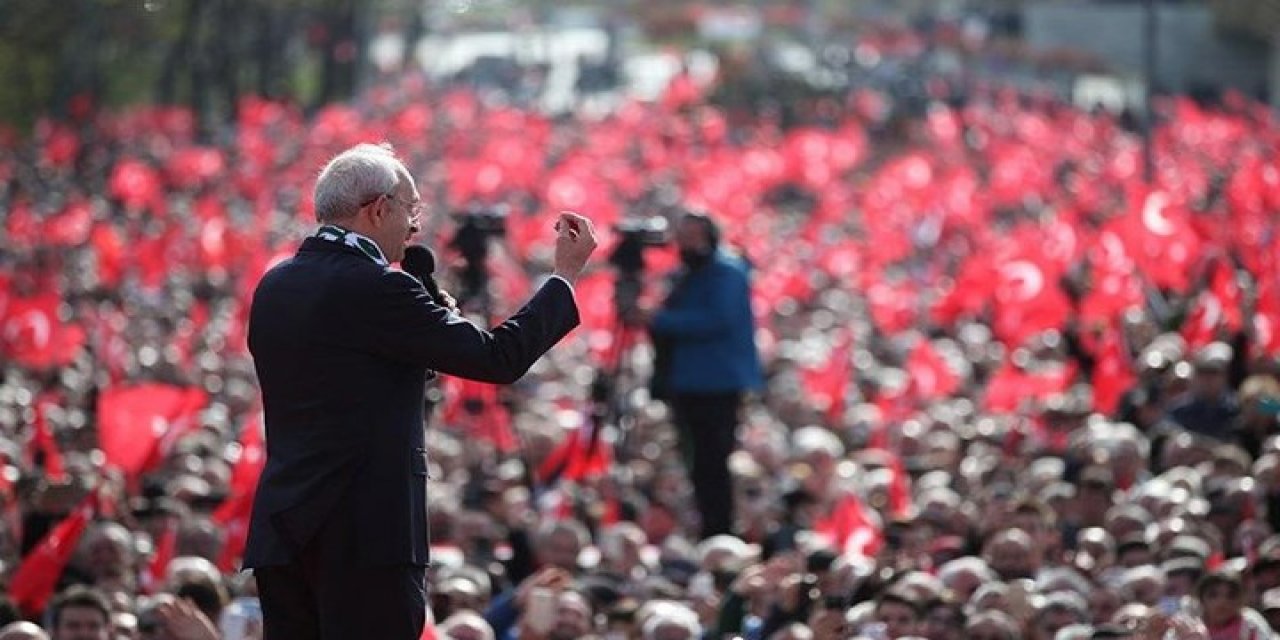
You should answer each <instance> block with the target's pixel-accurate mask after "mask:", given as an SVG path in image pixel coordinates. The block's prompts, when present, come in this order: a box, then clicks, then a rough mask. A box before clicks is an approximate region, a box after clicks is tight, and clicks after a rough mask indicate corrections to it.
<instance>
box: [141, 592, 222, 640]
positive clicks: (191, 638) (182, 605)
mask: <svg viewBox="0 0 1280 640" xmlns="http://www.w3.org/2000/svg"><path fill="white" fill-rule="evenodd" d="M156 616H157V617H159V618H160V623H161V624H163V625H164V628H165V630H166V631H168V632H169V636H170V637H171V638H174V639H175V640H218V638H219V637H220V636H219V634H218V630H217V628H216V627H214V624H213V622H211V621H210V620H209V618H207V617H205V615H204V614H203V613H201V612H200V610H199V609H197V608H196V606H195V605H194V604H192V603H191V602H190V601H189V600H185V599H178V598H175V599H167V600H165V601H163V602H161V603H160V604H159V605H157V606H156Z"/></svg>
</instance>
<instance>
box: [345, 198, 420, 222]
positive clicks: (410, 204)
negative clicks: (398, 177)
mask: <svg viewBox="0 0 1280 640" xmlns="http://www.w3.org/2000/svg"><path fill="white" fill-rule="evenodd" d="M382 198H386V199H388V200H391V201H394V202H398V203H400V204H403V205H405V206H406V207H407V208H408V210H409V222H410V223H411V224H414V225H416V224H418V221H419V220H421V219H422V214H423V212H425V211H426V210H427V205H426V203H424V202H422V201H421V200H419V201H417V202H414V201H412V200H401V199H400V198H397V197H396V196H395V195H394V194H390V193H379V194H378V195H376V196H374V197H372V198H369V199H368V200H366V201H365V202H364V203H362V204H361V205H360V208H361V209H363V208H365V207H367V206H369V205H371V204H373V203H375V202H377V201H378V200H381V199H382Z"/></svg>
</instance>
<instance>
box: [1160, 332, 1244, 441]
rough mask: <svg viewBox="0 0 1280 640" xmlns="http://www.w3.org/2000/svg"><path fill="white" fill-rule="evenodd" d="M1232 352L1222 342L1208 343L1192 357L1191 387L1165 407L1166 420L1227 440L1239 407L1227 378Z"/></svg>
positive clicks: (1192, 430) (1229, 347) (1202, 433)
mask: <svg viewBox="0 0 1280 640" xmlns="http://www.w3.org/2000/svg"><path fill="white" fill-rule="evenodd" d="M1233 356H1234V353H1233V351H1232V349H1231V346H1230V345H1228V344H1226V343H1225V342H1211V343H1209V344H1207V345H1205V346H1204V347H1201V348H1200V350H1199V351H1197V352H1196V353H1195V355H1194V356H1193V358H1192V371H1193V375H1192V378H1191V386H1190V388H1189V389H1188V390H1187V392H1186V393H1184V394H1182V395H1181V396H1180V397H1178V398H1175V399H1174V400H1173V402H1172V404H1171V405H1170V407H1169V419H1170V420H1172V421H1173V422H1174V423H1176V424H1177V425H1179V426H1181V427H1182V428H1183V429H1186V430H1188V431H1191V432H1194V433H1198V434H1201V435H1206V436H1210V437H1212V438H1215V439H1217V440H1226V439H1228V438H1230V437H1231V429H1232V428H1233V427H1234V426H1235V423H1236V419H1237V416H1239V414H1240V408H1239V405H1238V403H1237V402H1236V396H1235V392H1234V391H1232V389H1231V386H1230V377H1229V375H1228V372H1229V369H1230V367H1231V362H1232V358H1233Z"/></svg>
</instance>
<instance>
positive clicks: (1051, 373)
mask: <svg viewBox="0 0 1280 640" xmlns="http://www.w3.org/2000/svg"><path fill="white" fill-rule="evenodd" d="M1075 375H1076V367H1075V366H1074V365H1064V366H1057V367H1051V368H1047V369H1045V370H1041V371H1026V370H1024V369H1023V368H1021V367H1019V366H1018V365H1016V364H1014V363H1013V362H1012V361H1011V360H1006V361H1005V363H1004V365H1003V366H1001V367H1000V368H999V369H997V370H996V372H995V373H994V374H992V376H991V379H990V380H989V381H988V382H987V391H986V396H985V398H984V399H983V404H984V406H985V407H986V409H987V411H990V412H993V413H1017V412H1021V411H1025V410H1028V409H1030V408H1031V407H1029V406H1027V405H1028V403H1032V402H1035V401H1038V400H1043V399H1044V398H1046V397H1048V396H1050V395H1053V394H1055V393H1061V392H1064V391H1066V390H1067V388H1068V387H1070V385H1071V382H1072V381H1073V380H1074V379H1075Z"/></svg>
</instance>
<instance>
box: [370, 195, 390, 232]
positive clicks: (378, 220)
mask: <svg viewBox="0 0 1280 640" xmlns="http://www.w3.org/2000/svg"><path fill="white" fill-rule="evenodd" d="M386 214H387V199H386V198H385V197H384V198H378V200H377V202H374V203H373V206H371V207H369V224H371V225H373V228H375V229H381V228H382V223H383V222H384V221H385V220H386Z"/></svg>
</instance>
